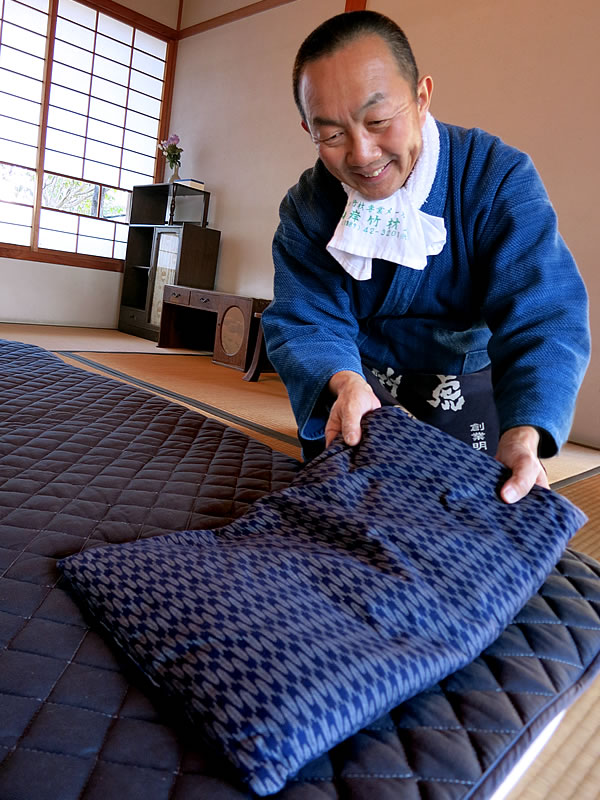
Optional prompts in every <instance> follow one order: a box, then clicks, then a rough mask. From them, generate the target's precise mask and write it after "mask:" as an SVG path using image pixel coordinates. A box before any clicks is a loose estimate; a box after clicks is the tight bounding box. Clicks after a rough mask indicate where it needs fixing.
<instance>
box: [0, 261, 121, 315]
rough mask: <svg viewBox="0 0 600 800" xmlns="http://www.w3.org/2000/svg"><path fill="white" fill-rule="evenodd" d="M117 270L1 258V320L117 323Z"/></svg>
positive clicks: (119, 284)
mask: <svg viewBox="0 0 600 800" xmlns="http://www.w3.org/2000/svg"><path fill="white" fill-rule="evenodd" d="M121 281H122V276H121V274H120V273H118V272H107V271H105V270H99V269H84V268H82V267H66V266H63V265H61V264H44V263H42V262H40V261H21V260H17V259H13V258H0V285H2V286H3V287H4V288H3V290H2V292H1V293H0V320H2V322H24V323H28V322H30V323H38V324H42V325H75V326H80V327H88V328H116V327H117V321H118V317H119V298H120V296H121Z"/></svg>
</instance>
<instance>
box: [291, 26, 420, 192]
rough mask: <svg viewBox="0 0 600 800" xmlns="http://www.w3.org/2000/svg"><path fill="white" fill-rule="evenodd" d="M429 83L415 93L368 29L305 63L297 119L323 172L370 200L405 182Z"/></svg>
mask: <svg viewBox="0 0 600 800" xmlns="http://www.w3.org/2000/svg"><path fill="white" fill-rule="evenodd" d="M432 88H433V83H432V80H431V78H430V77H428V76H427V77H425V78H422V79H421V80H420V81H419V85H418V90H417V98H415V97H414V95H413V93H412V91H411V88H410V85H409V83H408V81H407V80H406V79H405V78H403V77H402V75H401V74H400V71H399V68H398V64H397V62H396V60H395V59H394V56H393V55H392V52H391V51H390V49H389V47H388V45H387V44H386V43H385V41H384V40H383V39H382V38H381V37H379V36H377V35H373V34H370V35H368V36H363V37H361V38H359V39H356V40H355V41H353V42H350V43H349V44H347V45H346V46H345V47H343V48H341V49H340V50H337V51H336V52H335V53H333V54H332V55H330V56H324V57H323V58H319V59H317V60H316V61H313V62H311V63H309V64H307V65H306V67H305V68H304V70H303V72H302V76H301V78H300V98H301V101H302V107H303V109H304V113H305V116H306V123H304V122H303V123H302V125H303V127H304V128H305V130H307V131H308V132H309V133H310V135H311V137H312V139H313V141H314V142H315V144H316V145H317V149H318V152H319V157H320V158H321V161H323V163H324V164H325V166H326V167H327V169H328V170H329V172H331V174H332V175H334V176H335V177H336V178H338V179H339V180H340V181H342V182H343V183H345V184H347V185H348V186H350V187H351V188H353V189H356V190H357V191H358V192H360V194H362V195H363V196H364V197H366V198H367V199H369V200H382V199H383V198H385V197H389V196H390V195H391V194H393V193H394V192H395V191H396V190H397V189H399V188H400V187H401V186H403V185H404V183H405V182H406V179H407V178H408V176H409V175H410V173H411V171H412V168H413V167H414V165H415V162H416V160H417V158H418V156H419V153H420V152H421V146H422V137H421V128H422V127H423V124H424V123H425V117H426V114H427V109H428V108H429V102H430V98H431V91H432Z"/></svg>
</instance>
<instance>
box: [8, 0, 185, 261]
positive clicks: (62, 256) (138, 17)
mask: <svg viewBox="0 0 600 800" xmlns="http://www.w3.org/2000/svg"><path fill="white" fill-rule="evenodd" d="M77 2H78V3H81V4H82V5H86V6H89V7H90V8H93V9H94V10H95V11H99V12H103V13H105V14H108V15H109V16H111V17H114V18H115V19H117V20H119V21H121V22H125V23H126V24H128V25H131V26H133V27H134V28H137V29H138V30H140V31H143V32H144V33H147V34H149V35H151V36H155V37H158V38H160V39H163V40H164V41H166V44H167V53H166V58H165V74H164V79H163V96H162V98H161V111H160V118H159V125H158V139H159V141H160V140H162V139H166V138H167V136H168V135H169V134H168V129H169V120H170V116H171V106H172V101H173V83H174V78H175V64H176V60H177V43H178V39H179V33H178V31H177V30H175V29H174V28H170V27H168V26H167V25H163V24H162V23H160V22H157V21H155V20H152V19H150V18H149V17H146V16H144V15H143V14H139V13H137V12H135V11H132V10H131V9H128V8H126V7H125V6H122V5H120V4H119V3H116V2H113V0H77ZM181 5H182V0H180V10H179V16H180V17H181ZM57 16H58V0H49V7H48V32H47V38H46V53H45V60H44V76H43V85H42V113H41V119H40V127H39V135H38V143H37V144H38V150H37V160H36V165H35V168H32V169H35V173H36V193H35V198H34V203H33V220H32V237H31V238H32V241H33V242H34V244H33V245H19V244H10V243H5V242H0V258H13V259H20V260H25V261H40V262H45V263H49V264H62V265H64V266H72V267H84V268H86V269H99V270H105V271H109V272H123V268H124V261H123V259H120V258H107V257H105V256H94V255H87V254H83V253H72V252H69V251H63V250H49V249H45V248H40V247H39V246H38V244H37V242H38V234H39V224H40V213H41V210H42V208H41V198H42V184H43V174H44V169H43V162H44V151H45V146H46V132H47V128H48V110H49V100H50V75H51V68H52V59H53V51H54V41H55V34H56V21H57ZM164 169H165V165H164V159H162V158H160V159H159V158H157V159H156V162H155V168H154V180H155V181H160V180H162V178H163V176H164Z"/></svg>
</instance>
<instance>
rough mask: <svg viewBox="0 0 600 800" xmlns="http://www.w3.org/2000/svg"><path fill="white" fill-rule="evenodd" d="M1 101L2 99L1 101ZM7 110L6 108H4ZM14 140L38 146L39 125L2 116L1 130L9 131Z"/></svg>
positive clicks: (0, 117)
mask: <svg viewBox="0 0 600 800" xmlns="http://www.w3.org/2000/svg"><path fill="white" fill-rule="evenodd" d="M0 102H1V101H0ZM4 110H6V109H4ZM9 130H10V133H11V138H12V140H13V141H17V142H22V143H23V144H30V145H33V146H34V147H37V140H38V133H39V126H38V125H32V124H30V123H29V122H20V121H19V120H16V119H9V118H8V117H4V116H0V131H9Z"/></svg>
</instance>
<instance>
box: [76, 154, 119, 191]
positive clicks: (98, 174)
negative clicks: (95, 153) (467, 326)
mask: <svg viewBox="0 0 600 800" xmlns="http://www.w3.org/2000/svg"><path fill="white" fill-rule="evenodd" d="M83 177H84V178H85V179H86V180H88V181H98V183H108V184H109V186H118V184H119V168H118V167H107V166H106V165H105V164H97V163H96V162H95V161H87V160H86V162H85V164H84V167H83Z"/></svg>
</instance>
